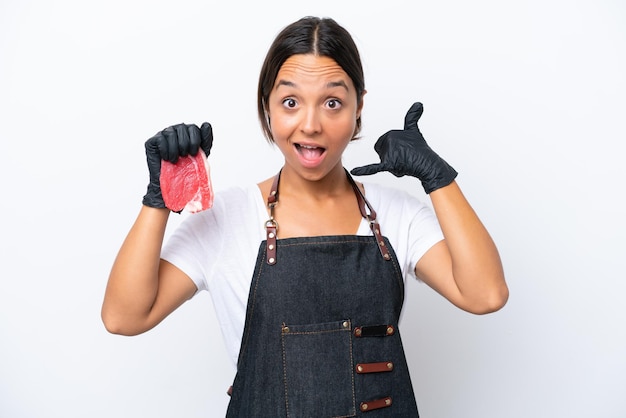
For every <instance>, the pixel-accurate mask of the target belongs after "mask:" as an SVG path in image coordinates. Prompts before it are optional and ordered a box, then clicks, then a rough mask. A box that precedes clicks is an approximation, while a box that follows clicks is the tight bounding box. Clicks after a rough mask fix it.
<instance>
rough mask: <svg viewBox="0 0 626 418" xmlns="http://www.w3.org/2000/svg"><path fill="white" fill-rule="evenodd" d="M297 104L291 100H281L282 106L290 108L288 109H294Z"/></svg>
mask: <svg viewBox="0 0 626 418" xmlns="http://www.w3.org/2000/svg"><path fill="white" fill-rule="evenodd" d="M297 104H298V103H297V102H296V101H295V100H294V99H292V98H288V99H285V100H283V106H285V107H287V108H290V109H293V108H294V107H296V105H297Z"/></svg>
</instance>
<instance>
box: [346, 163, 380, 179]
mask: <svg viewBox="0 0 626 418" xmlns="http://www.w3.org/2000/svg"><path fill="white" fill-rule="evenodd" d="M380 171H384V168H383V165H382V164H381V163H378V164H368V165H364V166H362V167H356V168H353V169H352V170H350V173H351V174H354V175H355V176H369V175H370V174H376V173H378V172H380Z"/></svg>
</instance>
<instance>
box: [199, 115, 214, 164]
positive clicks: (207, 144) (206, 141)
mask: <svg viewBox="0 0 626 418" xmlns="http://www.w3.org/2000/svg"><path fill="white" fill-rule="evenodd" d="M200 136H201V137H202V139H201V141H200V148H202V151H204V153H205V154H206V156H207V157H208V156H209V154H210V153H211V147H212V146H213V127H211V124H210V123H209V122H204V123H203V124H202V126H200Z"/></svg>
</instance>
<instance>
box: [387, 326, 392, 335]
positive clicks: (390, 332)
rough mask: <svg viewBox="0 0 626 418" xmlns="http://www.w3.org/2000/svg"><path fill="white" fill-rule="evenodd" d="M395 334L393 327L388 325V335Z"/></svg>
mask: <svg viewBox="0 0 626 418" xmlns="http://www.w3.org/2000/svg"><path fill="white" fill-rule="evenodd" d="M391 334H393V327H392V326H388V327H387V335H391Z"/></svg>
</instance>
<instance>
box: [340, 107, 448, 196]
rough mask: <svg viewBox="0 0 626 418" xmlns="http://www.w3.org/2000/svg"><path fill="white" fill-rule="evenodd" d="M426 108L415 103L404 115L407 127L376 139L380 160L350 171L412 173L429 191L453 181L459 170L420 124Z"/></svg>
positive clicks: (357, 173)
mask: <svg viewBox="0 0 626 418" xmlns="http://www.w3.org/2000/svg"><path fill="white" fill-rule="evenodd" d="M423 111H424V107H423V105H422V104H421V103H419V102H416V103H413V105H412V106H411V108H410V109H409V111H408V112H407V114H406V117H405V119H404V130H391V131H389V132H387V133H386V134H384V135H383V136H381V137H380V138H378V140H377V141H376V144H375V145H374V150H376V152H377V153H378V155H379V157H380V163H376V164H369V165H366V166H363V167H357V168H354V169H352V170H351V171H350V172H351V173H352V174H354V175H355V176H364V175H370V174H375V173H378V172H380V171H388V172H390V173H391V174H393V175H394V176H396V177H402V176H413V177H416V178H418V179H419V180H420V181H421V182H422V186H423V187H424V191H426V193H428V194H430V193H431V192H433V191H435V190H437V189H439V188H441V187H444V186H447V185H448V184H450V183H452V181H453V180H454V179H455V178H456V176H457V172H456V171H455V170H454V168H452V167H450V165H448V163H446V162H445V161H444V160H443V159H442V158H441V157H440V156H439V155H437V153H435V152H434V151H433V150H432V149H431V148H430V147H429V146H428V144H427V143H426V140H425V139H424V137H423V136H422V134H421V132H420V130H419V128H418V127H417V122H418V120H419V118H420V116H422V112H423Z"/></svg>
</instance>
